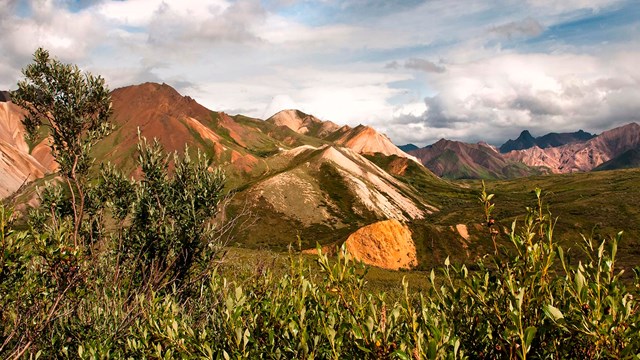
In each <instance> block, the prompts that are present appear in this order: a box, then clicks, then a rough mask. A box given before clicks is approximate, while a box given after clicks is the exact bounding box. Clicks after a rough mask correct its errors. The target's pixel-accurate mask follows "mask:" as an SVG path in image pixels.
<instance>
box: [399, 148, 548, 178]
mask: <svg viewBox="0 0 640 360" xmlns="http://www.w3.org/2000/svg"><path fill="white" fill-rule="evenodd" d="M409 154H411V155H414V156H416V157H417V158H418V159H420V161H421V162H422V164H423V165H424V166H426V167H427V168H428V169H429V170H431V171H433V172H434V173H435V174H436V175H438V176H441V177H444V178H448V179H491V178H494V179H505V178H513V177H519V176H527V175H532V174H536V173H538V171H537V170H535V169H532V168H529V167H528V166H526V165H524V164H521V163H519V162H516V161H511V160H507V159H505V158H504V157H503V156H502V154H500V153H499V152H498V151H496V149H495V148H494V147H492V146H490V145H488V144H486V143H478V144H467V143H463V142H460V141H451V140H445V139H441V140H439V141H438V142H436V143H435V144H432V145H429V146H426V147H424V148H421V149H417V150H413V151H409Z"/></svg>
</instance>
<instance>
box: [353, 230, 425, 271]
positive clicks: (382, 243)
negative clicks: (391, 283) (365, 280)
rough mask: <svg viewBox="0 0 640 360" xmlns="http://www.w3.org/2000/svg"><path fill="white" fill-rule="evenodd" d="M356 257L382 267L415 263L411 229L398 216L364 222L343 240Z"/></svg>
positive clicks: (402, 266) (405, 267) (391, 267)
mask: <svg viewBox="0 0 640 360" xmlns="http://www.w3.org/2000/svg"><path fill="white" fill-rule="evenodd" d="M345 246H346V248H347V251H348V252H349V253H350V254H351V255H352V256H353V257H354V258H355V259H357V260H360V261H362V262H364V263H365V264H368V265H373V266H377V267H381V268H384V269H391V270H398V269H408V268H411V267H414V266H416V265H418V260H417V257H416V247H415V244H414V242H413V239H412V238H411V231H410V230H409V228H408V227H407V226H406V225H403V224H401V223H400V222H399V221H398V220H384V221H379V222H377V223H373V224H371V225H367V226H364V227H362V228H360V229H358V230H357V231H356V232H354V233H353V234H351V235H350V236H349V238H347V241H346V243H345Z"/></svg>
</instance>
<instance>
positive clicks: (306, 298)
mask: <svg viewBox="0 0 640 360" xmlns="http://www.w3.org/2000/svg"><path fill="white" fill-rule="evenodd" d="M163 161H164V160H163ZM181 161H184V160H180V159H177V160H176V162H177V164H178V165H177V166H176V174H177V173H179V172H180V171H183V170H178V169H179V167H180V166H182V165H180V163H181ZM154 163H155V164H164V163H163V162H154ZM162 166H164V165H162ZM185 166H186V165H185ZM201 166H204V165H201ZM188 167H190V168H191V169H198V168H199V166H196V165H194V164H192V165H189V166H188ZM154 169H155V168H154ZM163 169H164V168H163ZM164 171H165V170H162V171H161V172H159V173H158V176H156V177H155V179H157V180H156V182H155V183H156V184H157V183H161V182H166V183H171V182H173V181H176V180H175V179H185V178H188V177H187V176H186V175H182V176H178V175H175V176H174V177H173V178H170V177H168V175H166V173H165V172H164ZM184 171H185V172H186V174H189V173H190V171H191V170H184ZM199 171H209V170H206V168H200V170H199ZM191 174H193V173H191ZM209 174H212V173H209ZM103 176H104V179H103V180H104V181H108V182H111V181H114V183H115V184H120V185H119V186H121V188H120V190H118V191H113V192H111V193H110V191H112V190H114V189H111V190H109V191H106V193H105V194H104V196H105V199H111V200H109V201H108V202H109V205H108V206H107V207H108V208H111V207H113V208H112V210H113V211H112V212H113V214H114V217H118V216H119V217H120V219H121V220H122V224H124V226H121V228H123V229H124V230H123V231H121V232H119V235H118V234H117V233H118V232H116V234H113V236H112V237H105V238H104V239H103V242H104V244H103V246H104V249H102V250H100V251H98V250H97V249H94V251H92V252H90V253H88V252H84V251H80V250H81V249H80V250H78V249H74V248H72V247H69V245H68V244H70V243H71V242H72V241H71V239H70V236H69V234H70V233H71V231H72V230H71V229H72V228H71V226H70V225H69V222H61V225H60V226H59V227H57V228H55V229H54V228H53V227H45V228H44V230H42V231H40V232H38V231H35V230H33V229H32V230H30V231H23V232H18V231H14V230H12V227H11V224H10V221H9V219H10V218H11V215H10V212H9V211H8V210H7V209H5V208H4V207H2V208H0V210H1V211H0V214H1V215H2V217H0V220H2V222H1V224H0V225H2V227H1V229H2V232H1V235H2V248H3V249H4V251H3V253H2V254H3V255H2V261H1V262H0V264H2V268H1V272H0V275H1V277H0V290H2V291H1V292H0V294H1V296H2V297H1V298H0V301H1V302H0V305H2V314H1V316H2V319H1V320H2V322H1V324H2V325H1V326H2V328H1V333H0V334H1V335H2V338H1V339H0V340H1V341H2V347H0V356H1V357H3V358H12V357H15V356H16V355H22V356H28V355H29V356H34V357H37V356H41V357H44V358H61V357H62V358H65V357H68V358H82V359H85V358H86V359H97V358H104V359H107V358H134V359H138V358H185V359H192V358H202V359H211V358H217V359H231V358H233V359H237V358H270V359H291V358H296V359H297V358H305V359H324V358H332V359H334V358H358V359H380V358H399V359H447V358H450V359H457V358H460V359H463V358H471V359H476V358H487V359H492V358H521V359H525V358H555V359H585V358H595V359H597V358H600V359H610V358H638V353H639V352H640V335H639V334H640V329H639V326H640V316H639V310H640V309H639V305H638V301H637V299H638V296H639V295H640V294H639V291H640V288H639V282H638V279H637V277H636V279H635V281H633V282H625V281H622V280H621V271H618V270H616V267H615V258H616V252H617V244H618V243H619V241H621V234H618V235H617V236H616V237H613V238H610V239H607V240H605V241H602V242H600V243H595V242H594V241H593V240H592V239H589V238H585V240H584V244H583V246H582V247H581V252H580V253H576V254H574V255H572V256H574V257H575V258H579V259H580V260H579V261H577V263H574V261H575V260H574V261H571V259H570V258H571V256H569V255H570V254H573V253H574V250H566V249H563V248H561V247H559V246H557V245H556V243H555V241H554V235H553V234H554V226H555V220H554V219H553V218H552V217H551V216H550V214H549V213H548V212H546V211H545V210H544V206H543V204H542V195H541V191H540V190H537V191H536V192H535V193H536V199H537V200H538V202H537V206H536V207H535V208H533V209H528V215H527V216H526V217H525V218H524V219H523V220H522V221H518V222H514V223H513V225H512V227H511V229H500V228H499V226H498V225H494V226H490V227H488V228H489V234H488V235H487V236H495V238H496V244H498V245H499V247H498V246H497V249H498V252H497V254H491V255H487V256H485V257H484V258H483V259H481V260H480V261H478V262H477V263H476V264H474V270H473V271H470V270H469V268H467V266H465V265H456V264H451V263H449V261H448V260H447V261H445V264H444V266H443V267H441V268H439V269H436V270H433V271H432V272H431V273H430V275H429V278H430V284H431V286H429V287H428V288H426V289H423V290H422V291H419V292H416V293H412V292H410V291H409V287H408V284H407V283H406V282H403V286H404V294H403V295H402V296H400V297H398V298H394V299H390V298H388V297H387V296H386V295H385V294H372V293H369V292H367V291H366V290H365V284H366V281H365V275H366V272H367V268H366V267H365V266H363V265H362V264H357V263H354V262H353V260H352V259H351V257H350V255H349V254H348V253H347V252H346V251H345V249H344V248H343V249H341V251H339V252H338V255H337V257H335V258H330V257H328V256H327V255H326V254H320V255H319V257H318V258H317V265H315V266H312V265H310V264H309V262H308V258H306V257H303V256H302V255H294V254H293V253H290V255H289V263H288V266H287V267H286V271H285V272H284V273H279V272H276V271H273V270H272V269H271V268H269V267H265V266H258V267H256V268H255V269H253V270H252V271H249V272H248V273H237V272H236V273H226V275H225V273H224V271H223V270H224V269H217V268H216V267H208V268H207V267H206V266H205V267H199V271H197V272H193V271H188V272H187V276H186V278H185V280H186V281H185V282H182V283H181V282H179V281H167V282H165V284H166V286H161V287H158V286H147V285H145V283H144V282H143V281H141V280H140V279H141V278H140V276H141V274H140V273H138V272H137V271H138V270H136V268H134V267H133V266H140V264H144V261H143V260H141V259H143V258H144V257H143V256H141V257H139V258H138V259H140V260H139V261H138V260H136V261H133V260H131V259H136V258H130V257H128V256H129V255H125V254H123V255H122V256H121V257H119V256H118V255H119V254H120V253H121V252H126V251H127V250H126V249H124V248H123V247H125V246H128V245H125V244H132V243H135V242H136V241H141V239H142V240H143V241H146V240H144V239H145V238H135V237H133V235H132V234H133V233H134V231H142V230H140V229H145V230H144V231H150V232H153V231H157V229H158V228H154V227H153V224H145V223H144V221H143V220H140V219H139V220H134V218H135V216H138V215H136V209H138V208H139V207H141V206H143V205H142V204H139V202H142V200H143V199H144V196H146V194H150V193H151V192H150V190H149V189H147V188H146V187H145V185H144V182H145V181H147V180H146V178H144V177H143V180H141V181H140V182H137V181H132V180H123V178H120V180H118V181H115V180H114V179H116V178H119V176H120V175H117V174H116V173H114V172H111V173H109V172H108V171H107V172H104V173H103ZM207 176H209V175H207ZM109 179H111V180H109ZM190 179H192V180H190V181H193V178H190ZM187 182H188V181H187ZM205 183H207V182H206V181H205ZM216 183H217V182H216ZM105 186H106V185H105ZM163 186H164V185H163ZM189 188H190V189H196V188H197V187H189ZM105 189H107V190H108V189H109V188H108V186H107V187H105ZM159 189H161V191H170V190H169V189H168V188H167V187H164V188H163V187H160V188H159ZM119 191H122V192H119ZM191 191H193V190H191ZM177 193H178V194H183V195H184V194H188V193H189V191H186V192H180V191H178V192H177ZM109 194H111V195H109ZM114 194H121V195H122V196H123V197H125V198H128V199H132V203H130V204H132V205H131V206H126V203H127V202H122V205H121V206H124V207H126V208H127V209H128V210H125V209H121V210H117V206H116V205H115V204H116V201H117V197H113V195H114ZM127 194H128V195H127ZM199 194H201V193H199ZM489 195H490V194H484V198H485V199H488V200H487V202H488V203H490V201H491V199H492V197H490V196H489ZM154 196H167V198H168V196H175V195H167V194H163V195H157V193H156V195H154ZM191 196H194V195H193V194H192V195H186V197H187V199H189V198H190V197H191ZM198 201H199V200H197V199H193V200H190V201H189V202H187V203H191V204H197V202H198ZM158 209H161V210H163V211H165V214H168V215H166V217H163V218H160V219H161V225H163V226H165V227H168V228H169V229H170V230H169V231H166V230H162V231H160V234H162V236H169V237H171V239H170V240H171V241H174V242H169V243H168V244H170V245H169V247H170V246H175V245H176V244H181V243H180V242H178V240H177V239H180V236H182V235H181V231H183V232H184V231H185V230H180V228H179V227H178V226H177V224H176V223H175V221H176V219H177V218H173V217H172V216H178V215H177V214H175V213H172V211H173V210H170V209H166V208H165V207H162V206H161V207H159V208H158ZM195 209H198V206H196V205H193V206H192V209H191V210H192V212H191V213H189V211H188V209H185V212H186V213H188V214H191V215H190V216H202V217H201V219H204V218H205V215H210V213H208V212H206V213H198V211H197V210H195ZM194 210H195V211H194ZM138 211H140V210H138ZM198 214H200V215H198ZM485 215H486V214H485ZM146 219H151V217H147V218H146ZM136 221H140V222H141V223H140V224H136ZM145 221H146V220H145ZM191 225H192V226H196V225H197V226H196V227H195V229H192V230H189V231H192V232H191V233H190V234H197V233H198V231H204V230H203V229H206V228H203V227H200V226H204V225H202V224H201V223H200V222H193V223H191ZM135 226H140V227H141V228H139V229H138V230H136V228H135ZM492 228H495V229H499V230H500V231H499V232H498V233H497V234H496V232H495V231H492ZM202 234H204V232H203V233H202ZM138 236H143V235H142V234H140V235H138ZM149 236H153V237H155V236H158V233H152V234H150V235H149ZM162 236H160V237H158V238H154V239H160V240H162V239H163V238H162ZM119 237H120V238H119ZM160 240H156V241H160ZM204 243H206V241H205V242H204ZM144 246H145V245H141V246H139V247H138V249H144ZM318 250H319V251H320V250H321V249H318ZM138 251H140V250H138ZM173 251H174V250H170V251H167V252H165V253H163V254H162V255H159V254H160V253H159V252H156V253H155V255H154V256H168V257H172V256H175V255H172V254H173ZM142 253H144V251H143V252H142ZM144 256H148V255H144ZM118 259H119V260H118ZM127 259H129V260H127ZM173 263H174V264H175V263H177V262H173ZM205 269H206V270H205ZM202 271H204V272H206V276H200V275H201V274H202ZM220 271H222V272H220ZM167 273H171V271H168V272H167ZM172 276H173V275H172ZM171 278H172V277H167V278H165V280H167V279H171ZM185 284H188V285H185Z"/></svg>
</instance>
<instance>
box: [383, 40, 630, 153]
mask: <svg viewBox="0 0 640 360" xmlns="http://www.w3.org/2000/svg"><path fill="white" fill-rule="evenodd" d="M632 58H640V51H636V52H632V53H629V52H623V53H619V54H613V55H612V56H610V57H607V59H603V58H599V57H596V56H587V55H574V54H564V55H542V54H507V55H502V56H497V57H494V58H488V59H483V60H481V61H477V62H473V63H464V64H457V65H455V66H454V65H451V66H449V71H448V76H447V77H446V78H442V77H438V78H433V79H432V81H433V84H435V87H436V89H437V92H438V94H437V95H435V96H431V97H427V98H425V106H426V110H425V111H424V113H422V114H421V115H419V116H416V115H415V114H413V115H403V116H398V117H397V119H396V121H398V122H402V123H405V124H413V125H414V126H416V127H417V129H419V131H421V134H420V135H419V136H418V137H422V138H423V141H424V140H426V139H429V140H427V141H426V142H429V141H435V140H437V139H438V138H439V137H438V136H440V135H445V137H446V136H455V137H456V138H457V139H460V140H468V141H478V140H488V141H490V142H493V143H495V144H500V143H501V142H503V141H504V140H506V139H507V138H509V137H513V136H517V133H519V132H520V131H521V130H523V129H530V130H532V131H534V132H535V133H538V134H542V133H546V132H550V131H576V130H578V128H584V129H585V130H590V131H595V132H600V131H603V130H606V129H608V128H611V127H614V126H619V125H622V124H625V123H628V122H630V121H637V120H638V114H640V91H639V90H638V89H639V88H640V70H637V69H636V70H633V73H621V72H619V68H620V67H621V66H624V64H625V63H626V62H628V61H630V59H632ZM578 124H579V125H578ZM392 131H394V130H392ZM436 134H437V136H435V135H436ZM394 135H396V136H398V137H400V138H402V137H403V136H407V134H406V133H404V132H402V130H400V132H398V133H397V134H394ZM415 138H416V134H415V131H414V133H413V134H411V138H407V139H406V140H409V139H415ZM400 142H403V141H400Z"/></svg>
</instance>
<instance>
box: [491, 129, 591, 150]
mask: <svg viewBox="0 0 640 360" xmlns="http://www.w3.org/2000/svg"><path fill="white" fill-rule="evenodd" d="M594 136H595V135H593V134H590V133H588V132H585V131H582V130H579V131H577V132H573V133H549V134H546V135H543V136H539V137H536V138H534V137H533V136H532V135H531V133H529V131H528V130H524V131H523V132H521V133H520V136H518V138H517V139H515V140H511V139H509V140H508V141H507V142H506V143H504V144H503V145H502V146H500V152H501V153H503V154H506V153H508V152H509V151H512V150H523V149H530V148H532V147H534V146H537V147H539V148H542V149H544V148H548V147H558V146H563V145H566V144H571V143H575V142H585V141H587V140H590V139H592V138H593V137H594Z"/></svg>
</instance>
